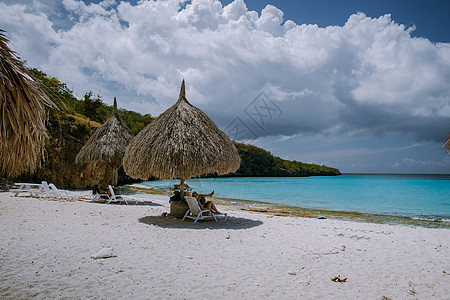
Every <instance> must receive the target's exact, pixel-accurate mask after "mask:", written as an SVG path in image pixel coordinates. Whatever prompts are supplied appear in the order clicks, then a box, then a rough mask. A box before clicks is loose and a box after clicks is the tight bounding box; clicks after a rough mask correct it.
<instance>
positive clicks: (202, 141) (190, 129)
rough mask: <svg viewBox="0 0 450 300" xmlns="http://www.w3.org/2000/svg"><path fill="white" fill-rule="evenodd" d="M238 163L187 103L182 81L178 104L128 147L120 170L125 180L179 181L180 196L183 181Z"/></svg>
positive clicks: (206, 120) (230, 168)
mask: <svg viewBox="0 0 450 300" xmlns="http://www.w3.org/2000/svg"><path fill="white" fill-rule="evenodd" d="M240 162H241V160H240V158H239V155H238V152H237V150H236V147H235V146H234V144H233V143H232V142H231V140H230V139H229V138H228V136H227V135H226V134H225V133H224V132H223V131H221V130H220V129H219V128H217V126H216V125H215V124H214V123H213V122H212V121H211V120H210V119H209V118H208V116H207V115H206V114H205V113H204V112H202V111H201V110H200V109H198V108H196V107H194V106H193V105H191V104H190V103H189V102H188V101H187V99H186V94H185V86H184V80H183V82H182V84H181V91H180V97H179V98H178V101H177V102H176V103H175V104H174V105H173V106H172V107H170V108H169V109H168V110H166V111H165V112H164V113H162V114H161V115H160V116H159V117H158V118H156V119H155V120H154V121H153V122H151V123H150V124H149V125H147V127H145V128H144V129H143V130H142V131H141V132H140V133H139V134H138V135H137V136H136V137H135V138H134V139H133V141H132V142H131V143H130V145H129V146H128V148H127V151H126V152H125V156H124V158H123V167H124V170H125V172H126V173H127V174H128V175H129V176H131V177H133V178H140V179H142V180H147V179H149V178H150V177H156V178H160V179H174V178H180V179H181V184H180V188H181V192H182V193H183V187H184V181H185V180H188V179H189V178H192V177H198V176H200V175H202V174H208V173H214V172H216V173H217V174H219V175H223V174H228V173H231V172H234V171H236V170H237V169H238V168H239V165H240Z"/></svg>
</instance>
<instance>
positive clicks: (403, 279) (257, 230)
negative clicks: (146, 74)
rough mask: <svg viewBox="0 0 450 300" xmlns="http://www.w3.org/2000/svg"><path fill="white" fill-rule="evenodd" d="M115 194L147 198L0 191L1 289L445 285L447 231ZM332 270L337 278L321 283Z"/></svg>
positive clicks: (113, 295) (444, 293)
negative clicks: (195, 207)
mask: <svg viewBox="0 0 450 300" xmlns="http://www.w3.org/2000/svg"><path fill="white" fill-rule="evenodd" d="M126 195H127V196H128V197H130V198H135V199H139V200H145V201H147V203H146V204H145V205H118V204H99V203H89V202H85V201H73V202H61V201H49V200H40V199H37V198H29V197H13V196H12V193H11V192H2V193H0V215H1V217H0V226H1V227H2V235H0V250H1V255H0V276H1V277H2V279H3V280H2V282H1V283H0V298H1V299H31V298H33V299H86V298H87V299H121V298H130V299H189V300H190V299H209V298H215V299H262V298H267V299H332V298H338V299H445V298H447V297H448V295H449V293H450V269H449V266H450V257H449V256H448V253H449V252H450V231H449V230H447V229H434V228H422V227H414V226H412V227H408V226H399V225H389V224H374V223H362V222H350V221H342V220H335V219H317V218H303V217H289V218H287V217H283V216H277V215H275V214H267V213H261V212H255V211H248V210H241V209H240V207H239V205H237V204H234V205H228V206H224V205H222V204H219V203H218V208H219V210H224V211H226V212H227V213H228V220H227V221H219V222H214V221H212V220H211V221H201V222H198V223H196V224H194V223H193V222H192V220H186V221H182V220H181V219H177V218H173V217H170V216H163V215H164V212H168V211H169V201H168V197H167V196H164V195H151V194H145V195H143V194H138V193H132V192H129V193H127V194H126ZM150 201H151V202H150ZM214 201H216V199H214ZM217 201H218V200H217ZM227 202H228V201H227ZM104 248H111V249H112V250H111V251H112V252H113V255H112V257H111V258H105V259H93V258H91V256H92V255H95V254H96V253H98V252H100V251H101V250H103V249H104ZM338 275H340V278H342V279H343V278H347V280H346V281H345V282H334V281H332V279H333V278H336V277H337V276H338ZM330 279H331V280H330ZM205 286H206V287H208V288H205Z"/></svg>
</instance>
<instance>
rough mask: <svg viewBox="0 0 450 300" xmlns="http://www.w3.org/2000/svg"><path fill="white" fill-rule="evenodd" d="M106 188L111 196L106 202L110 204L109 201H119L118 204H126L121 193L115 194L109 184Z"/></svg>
mask: <svg viewBox="0 0 450 300" xmlns="http://www.w3.org/2000/svg"><path fill="white" fill-rule="evenodd" d="M108 189H109V192H110V193H111V196H109V199H108V200H107V201H106V204H110V203H111V202H119V204H120V203H122V202H125V204H126V205H128V201H127V199H125V197H123V196H122V195H116V194H115V193H114V189H113V187H112V186H111V185H108ZM136 203H137V202H136Z"/></svg>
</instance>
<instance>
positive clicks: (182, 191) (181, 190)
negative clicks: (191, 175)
mask: <svg viewBox="0 0 450 300" xmlns="http://www.w3.org/2000/svg"><path fill="white" fill-rule="evenodd" d="M180 197H181V199H184V178H181V182H180Z"/></svg>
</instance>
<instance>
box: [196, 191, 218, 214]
mask: <svg viewBox="0 0 450 300" xmlns="http://www.w3.org/2000/svg"><path fill="white" fill-rule="evenodd" d="M212 195H214V191H212V192H211V193H210V194H199V193H197V192H193V193H192V196H193V197H194V198H195V199H196V200H197V202H198V204H199V206H200V209H201V210H209V211H210V212H212V213H213V214H221V212H220V211H218V210H217V208H216V205H215V204H214V203H213V202H212V201H209V200H208V201H207V200H206V197H212Z"/></svg>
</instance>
